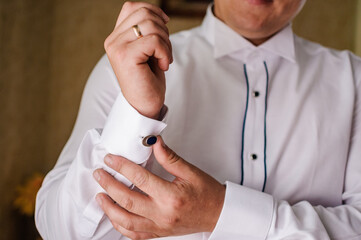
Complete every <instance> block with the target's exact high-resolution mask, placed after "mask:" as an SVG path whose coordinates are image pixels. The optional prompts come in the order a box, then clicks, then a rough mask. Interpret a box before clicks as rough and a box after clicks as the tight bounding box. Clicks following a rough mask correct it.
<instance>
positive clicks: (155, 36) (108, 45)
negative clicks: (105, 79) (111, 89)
mask: <svg viewBox="0 0 361 240" xmlns="http://www.w3.org/2000/svg"><path fill="white" fill-rule="evenodd" d="M168 20H169V18H168V16H167V15H166V14H165V13H164V12H163V11H162V10H161V9H160V8H158V7H156V6H154V5H151V4H149V3H140V2H126V3H124V5H123V8H122V10H121V12H120V14H119V17H118V20H117V23H116V25H115V28H114V30H113V32H112V33H111V34H110V35H109V36H108V38H107V39H106V40H105V42H104V48H105V51H106V53H107V55H108V58H109V61H110V63H111V65H112V68H113V70H114V72H115V75H116V77H117V79H118V82H119V85H120V88H121V90H122V93H123V95H124V97H125V98H126V99H127V101H128V102H129V103H130V104H131V105H132V106H133V107H134V108H135V109H136V110H137V111H138V112H139V113H140V114H142V115H144V116H146V117H150V118H158V116H159V113H160V110H161V108H162V106H163V104H164V98H165V77H164V71H166V70H168V68H169V64H170V63H171V62H172V61H173V58H172V47H171V43H170V41H169V32H168V28H167V27H166V23H167V22H168ZM134 25H138V27H139V29H140V31H141V34H142V35H143V37H140V38H137V36H136V35H135V33H134V30H133V29H132V26H134Z"/></svg>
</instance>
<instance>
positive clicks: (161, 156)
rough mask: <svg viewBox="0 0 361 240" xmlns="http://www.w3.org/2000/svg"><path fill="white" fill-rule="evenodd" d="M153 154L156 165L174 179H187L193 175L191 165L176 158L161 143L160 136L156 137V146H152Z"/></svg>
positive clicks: (162, 142) (173, 153) (171, 151)
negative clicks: (160, 166)
mask: <svg viewBox="0 0 361 240" xmlns="http://www.w3.org/2000/svg"><path fill="white" fill-rule="evenodd" d="M153 153H154V156H155V158H156V159H157V161H158V163H159V164H160V165H162V167H163V168H164V169H165V170H167V171H168V172H169V173H170V174H172V175H174V176H175V177H179V178H182V179H189V178H190V176H192V175H193V173H194V169H195V168H196V167H194V166H193V165H192V164H190V163H188V162H187V161H185V160H184V159H183V158H181V157H180V156H178V155H177V154H176V153H175V152H174V151H173V150H172V149H170V148H169V147H168V146H167V145H166V144H165V143H164V141H163V138H162V137H161V136H158V137H157V142H156V144H154V145H153Z"/></svg>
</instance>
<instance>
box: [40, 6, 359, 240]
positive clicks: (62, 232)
mask: <svg viewBox="0 0 361 240" xmlns="http://www.w3.org/2000/svg"><path fill="white" fill-rule="evenodd" d="M304 2H305V1H302V0H216V1H215V2H214V6H213V7H210V8H209V9H208V12H207V16H206V17H205V20H204V22H203V24H202V26H200V27H198V28H195V29H192V30H190V31H185V32H181V33H178V34H176V35H174V36H173V37H172V38H171V42H172V45H171V42H170V41H169V38H168V30H167V28H166V25H165V24H166V22H167V21H168V17H167V16H166V15H165V14H164V13H163V12H162V11H161V10H160V9H159V8H157V7H155V6H153V5H150V4H147V3H126V4H125V5H124V6H123V9H122V11H121V13H120V15H119V18H118V20H117V23H116V26H115V29H114V31H113V33H112V34H111V35H110V36H109V37H108V38H107V39H106V41H105V49H106V52H107V57H104V58H102V59H101V60H100V62H99V63H98V65H97V66H96V67H95V69H94V71H93V72H92V75H91V76H90V78H89V81H88V83H87V86H86V88H85V91H84V95H83V100H82V104H81V107H80V111H79V116H78V119H77V122H76V125H75V127H74V131H73V133H72V136H71V137H70V139H69V141H68V143H67V145H66V147H65V148H64V150H63V152H62V155H61V156H60V158H59V160H58V162H57V165H56V166H55V168H54V169H53V170H52V171H51V172H50V173H49V174H48V176H47V177H46V179H45V181H44V184H43V186H42V188H41V190H40V191H39V194H38V198H37V210H36V222H37V226H38V229H39V231H40V233H41V235H42V236H43V238H45V239H88V238H92V239H127V237H128V238H131V239H148V238H156V237H168V238H167V239H361V181H360V177H361V119H360V117H361V115H360V114H361V100H360V99H361V98H360V94H361V85H360V81H361V60H360V59H359V58H357V57H355V56H354V55H352V54H351V53H348V52H337V51H334V50H330V49H327V48H324V47H322V46H319V45H317V44H314V43H311V42H308V41H305V40H303V39H301V38H299V37H297V36H295V35H294V34H293V33H292V29H291V26H290V22H291V20H292V19H293V17H294V16H295V15H296V14H297V13H298V12H299V10H300V9H301V8H302V6H303V4H304ZM172 61H174V62H173V64H172V65H171V66H170V68H169V64H170V63H171V62H172ZM168 68H169V70H168ZM167 70H168V71H167ZM164 71H167V72H166V74H165V75H164ZM165 79H167V92H166V93H165V89H166V86H165ZM120 89H121V94H120ZM167 107H168V108H169V109H168V110H167ZM164 117H165V119H164ZM160 120H163V121H164V122H166V123H167V127H166V124H165V123H164V122H162V121H160ZM165 127H166V128H165ZM88 129H92V130H89V131H88ZM163 130H164V131H163ZM162 131H163V133H162V136H163V138H164V141H163V138H161V137H159V136H158V137H157V138H155V136H156V135H159V134H160V133H161V132H162ZM84 135H85V136H84ZM164 142H166V143H167V145H168V146H170V147H171V148H172V149H173V150H174V151H175V152H173V151H172V150H171V149H170V148H169V147H167V146H166V145H165V143H164ZM152 152H153V154H152ZM108 153H110V154H108ZM176 153H177V154H179V155H180V156H182V157H183V158H181V157H179V156H178V155H177V154H176ZM103 159H104V161H103ZM127 159H129V160H127ZM184 159H185V160H184ZM130 160H131V161H130ZM147 160H148V161H147ZM192 164H193V165H192ZM142 166H143V167H144V166H145V167H146V168H143V167H142ZM94 170H95V171H94ZM92 173H93V176H94V179H95V180H94V179H93V176H92ZM132 183H133V184H134V185H135V187H136V188H134V189H133V188H132V187H131V188H128V187H127V186H131V184H132ZM223 183H225V185H222V184H223ZM104 213H105V214H104Z"/></svg>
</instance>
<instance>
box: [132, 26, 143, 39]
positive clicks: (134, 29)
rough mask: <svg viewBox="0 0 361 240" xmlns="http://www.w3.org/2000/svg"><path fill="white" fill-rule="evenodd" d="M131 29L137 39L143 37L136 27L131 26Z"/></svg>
mask: <svg viewBox="0 0 361 240" xmlns="http://www.w3.org/2000/svg"><path fill="white" fill-rule="evenodd" d="M132 29H133V31H134V34H135V36H137V38H141V37H143V35H142V32H141V31H140V29H139V26H138V25H133V26H132Z"/></svg>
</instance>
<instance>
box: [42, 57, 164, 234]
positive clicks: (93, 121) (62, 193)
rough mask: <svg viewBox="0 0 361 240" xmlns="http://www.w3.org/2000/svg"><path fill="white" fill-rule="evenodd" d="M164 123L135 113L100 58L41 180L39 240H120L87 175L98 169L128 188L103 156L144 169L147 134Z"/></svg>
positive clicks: (95, 185) (148, 151) (156, 132)
mask: <svg viewBox="0 0 361 240" xmlns="http://www.w3.org/2000/svg"><path fill="white" fill-rule="evenodd" d="M165 127H166V124H165V123H163V122H161V121H157V120H154V119H150V118H147V117H144V116H142V115H141V114H139V113H138V112H137V111H136V110H135V109H134V108H133V107H132V106H131V105H130V104H129V103H128V102H127V101H126V99H125V98H124V97H123V96H122V94H121V92H120V89H119V86H118V84H117V80H116V78H115V76H114V73H113V71H112V69H111V67H110V64H109V62H108V60H107V58H106V57H105V56H104V57H103V58H102V59H101V60H100V61H99V63H98V64H97V66H96V67H95V69H94V70H93V72H92V74H91V75H90V77H89V79H88V82H87V85H86V87H85V90H84V93H83V97H82V102H81V106H80V109H79V113H78V117H77V121H76V124H75V127H74V129H73V132H72V135H71V137H70V139H69V140H68V142H67V144H66V146H65V147H64V149H63V151H62V153H61V155H60V157H59V159H58V161H57V163H56V165H55V167H54V169H53V170H51V171H50V172H49V173H48V175H47V176H46V178H45V179H44V182H43V185H42V187H41V189H40V191H39V192H38V195H37V200H36V211H35V220H36V225H37V228H38V230H39V232H40V234H41V236H42V237H43V238H44V239H90V238H91V239H119V238H120V233H119V232H117V231H116V230H115V229H114V228H113V226H112V225H111V223H110V221H109V220H108V219H107V218H106V217H104V213H103V211H102V210H101V208H100V207H99V206H98V205H97V203H96V201H95V196H96V194H97V193H99V192H102V191H103V190H102V188H101V187H100V186H99V184H98V183H97V182H96V181H95V180H94V179H93V177H92V173H93V171H94V170H95V169H97V168H103V169H105V170H106V171H108V172H109V173H110V174H112V175H113V176H114V177H115V178H116V179H118V180H119V181H122V182H123V183H125V184H126V185H128V186H130V185H131V183H130V182H129V181H128V180H127V179H126V178H124V177H123V176H122V175H120V174H119V173H116V172H115V171H114V170H112V169H110V168H109V167H107V166H106V165H105V164H104V162H103V159H104V156H105V155H106V154H107V153H112V154H116V155H121V156H123V157H126V158H128V159H130V160H132V161H134V162H136V163H137V164H144V163H145V162H146V161H147V159H148V158H149V156H150V154H151V148H149V147H145V146H144V145H143V144H142V139H143V138H144V137H146V136H148V135H159V134H160V133H161V131H162V130H163V129H164V128H165Z"/></svg>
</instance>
